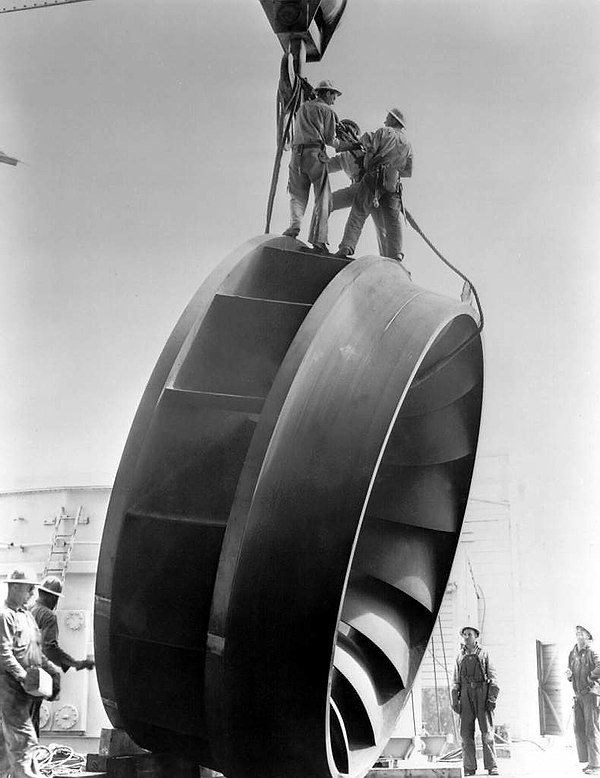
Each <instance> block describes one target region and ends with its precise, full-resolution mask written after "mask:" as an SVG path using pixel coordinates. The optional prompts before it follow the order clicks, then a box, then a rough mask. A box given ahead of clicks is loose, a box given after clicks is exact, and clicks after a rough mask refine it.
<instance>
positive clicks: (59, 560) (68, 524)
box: [43, 505, 83, 583]
mask: <svg viewBox="0 0 600 778" xmlns="http://www.w3.org/2000/svg"><path fill="white" fill-rule="evenodd" d="M82 510H83V506H82V505H80V506H79V508H78V509H77V513H76V514H75V516H69V514H68V513H67V512H66V511H65V509H64V508H61V509H60V513H59V515H58V516H57V517H56V522H55V524H54V534H53V535H52V544H51V546H50V554H49V555H48V561H47V562H46V567H45V568H44V572H43V577H44V578H45V577H46V576H48V575H55V576H56V577H57V578H60V581H61V583H64V581H65V576H66V574H67V567H68V565H69V560H70V558H71V552H72V551H73V545H74V544H75V533H76V532H77V525H78V523H79V519H80V518H81V512H82Z"/></svg>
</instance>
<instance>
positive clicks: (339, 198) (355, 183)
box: [327, 119, 385, 256]
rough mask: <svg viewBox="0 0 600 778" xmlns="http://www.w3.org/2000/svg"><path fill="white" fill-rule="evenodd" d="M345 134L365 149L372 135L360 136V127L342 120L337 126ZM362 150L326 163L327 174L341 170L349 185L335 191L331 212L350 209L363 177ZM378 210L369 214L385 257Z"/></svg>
mask: <svg viewBox="0 0 600 778" xmlns="http://www.w3.org/2000/svg"><path fill="white" fill-rule="evenodd" d="M338 126H339V127H342V128H343V129H344V130H345V131H346V132H348V133H349V134H352V135H353V136H354V138H356V140H359V141H360V142H361V144H362V145H363V147H364V148H365V149H366V148H367V147H368V146H369V144H370V143H371V140H372V133H368V132H365V133H363V134H362V135H361V132H360V127H359V126H358V124H357V123H356V122H355V121H353V120H352V119H342V120H341V122H340V123H339V125H338ZM364 157H365V151H364V150H355V151H342V152H341V153H339V154H336V156H335V157H331V158H330V159H329V161H328V163H327V165H328V168H329V172H330V173H336V172H337V171H339V170H343V171H344V173H346V175H347V176H348V178H349V179H350V185H349V186H345V187H343V188H342V189H336V190H334V191H333V192H332V195H331V210H332V211H339V210H342V209H343V208H351V207H352V203H353V202H354V197H355V195H356V192H357V191H358V187H359V184H360V181H361V179H362V177H363V175H364V172H365V169H364ZM381 213H382V212H381V209H380V208H371V211H370V214H371V217H372V219H373V222H374V224H375V234H376V235H377V245H378V247H379V253H380V254H381V256H385V253H384V252H385V227H384V224H383V219H382V218H381Z"/></svg>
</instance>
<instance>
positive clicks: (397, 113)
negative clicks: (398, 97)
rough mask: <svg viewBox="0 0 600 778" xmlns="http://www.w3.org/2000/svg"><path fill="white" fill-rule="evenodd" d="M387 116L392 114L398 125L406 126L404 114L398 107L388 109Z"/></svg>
mask: <svg viewBox="0 0 600 778" xmlns="http://www.w3.org/2000/svg"><path fill="white" fill-rule="evenodd" d="M388 116H393V117H394V119H395V120H396V121H397V122H398V124H399V125H400V126H402V127H406V121H405V119H404V114H403V113H402V111H401V110H400V109H399V108H390V110H389V111H388Z"/></svg>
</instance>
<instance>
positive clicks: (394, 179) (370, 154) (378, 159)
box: [337, 108, 413, 262]
mask: <svg viewBox="0 0 600 778" xmlns="http://www.w3.org/2000/svg"><path fill="white" fill-rule="evenodd" d="M405 126H406V123H405V119H404V114H403V113H402V111H400V110H399V109H398V108H391V109H390V110H389V111H388V114H387V116H386V118H385V121H384V125H383V127H380V128H379V129H378V130H376V131H375V132H374V133H373V138H372V141H371V145H370V146H369V147H368V148H367V152H366V154H365V160H364V167H365V174H364V176H363V178H362V180H361V182H360V184H359V186H358V188H357V192H356V195H355V197H354V202H353V204H352V209H351V211H350V215H349V216H348V221H347V222H346V227H345V229H344V235H343V237H342V241H341V243H340V247H339V250H338V252H337V256H339V257H348V256H351V255H352V254H354V251H355V249H356V244H357V243H358V239H359V238H360V234H361V232H362V229H363V226H364V223H365V221H366V218H367V216H368V215H369V213H371V211H372V209H373V208H374V207H375V208H379V209H380V219H381V222H382V224H383V228H384V230H385V240H384V246H383V251H382V252H381V253H382V254H383V255H384V256H386V257H391V258H392V259H396V260H398V261H399V262H402V260H403V259H404V252H403V251H402V249H403V234H402V233H403V229H402V218H403V205H402V181H401V179H402V178H408V177H410V176H411V175H412V165H413V153H412V146H411V145H410V143H409V142H408V140H407V139H406V135H405V133H404V128H405Z"/></svg>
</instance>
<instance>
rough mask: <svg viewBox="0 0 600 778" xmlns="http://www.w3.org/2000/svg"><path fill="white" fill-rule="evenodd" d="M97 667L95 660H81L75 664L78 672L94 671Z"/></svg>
mask: <svg viewBox="0 0 600 778" xmlns="http://www.w3.org/2000/svg"><path fill="white" fill-rule="evenodd" d="M95 666H96V663H95V662H94V660H93V659H79V660H78V661H77V662H75V669H76V670H93V669H94V667H95Z"/></svg>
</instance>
